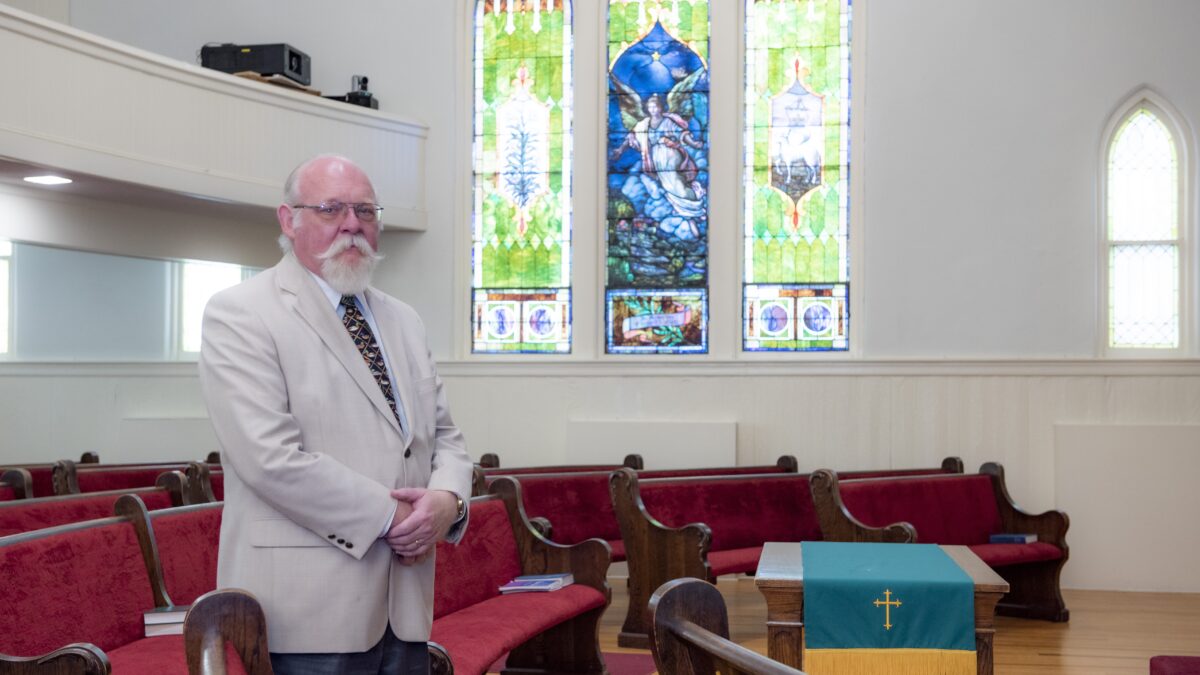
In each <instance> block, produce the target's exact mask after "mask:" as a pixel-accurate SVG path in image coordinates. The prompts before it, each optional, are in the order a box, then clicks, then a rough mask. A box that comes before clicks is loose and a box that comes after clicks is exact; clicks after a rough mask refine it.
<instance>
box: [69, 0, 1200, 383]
mask: <svg viewBox="0 0 1200 675" xmlns="http://www.w3.org/2000/svg"><path fill="white" fill-rule="evenodd" d="M469 4H470V3H469V2H468V1H467V0H455V1H450V0H438V1H437V2H418V1H416V0H411V1H407V2H389V1H386V0H369V1H367V0H363V1H360V2H355V3H345V4H343V5H339V6H338V7H337V9H336V10H333V9H332V8H330V6H329V5H328V4H326V3H323V2H320V1H319V0H302V1H299V2H289V1H285V0H270V1H263V2H256V3H244V2H237V0H213V1H212V2H207V3H184V4H180V3H161V2H157V1H156V0H121V1H120V2H117V1H116V0H74V1H73V2H71V3H70V18H71V22H72V23H73V24H74V25H75V26H76V27H77V28H81V29H83V30H87V31H92V32H96V33H99V34H101V35H104V36H106V37H110V38H113V39H117V40H120V41H123V42H128V43H131V44H133V45H135V46H139V47H143V48H146V49H149V50H151V51H155V52H159V53H161V54H164V55H167V56H171V57H175V58H179V59H183V60H186V61H194V60H195V55H196V52H197V50H198V49H199V48H200V46H201V45H203V44H204V43H206V42H212V41H228V42H242V43H257V42H275V41H287V42H289V43H291V44H293V45H295V46H297V47H299V48H300V49H302V50H304V51H307V52H308V53H309V54H310V55H311V56H312V59H313V73H314V76H313V77H314V85H315V86H317V87H318V88H321V89H324V90H327V91H332V92H337V93H340V92H342V91H343V90H344V89H346V88H347V87H348V86H349V77H350V75H351V74H354V73H366V74H368V75H370V77H371V84H372V87H371V88H372V90H373V91H374V92H375V93H376V94H377V96H378V97H379V98H380V100H381V108H382V109H386V110H388V111H391V112H395V113H398V114H401V115H406V116H409V117H412V118H414V119H417V120H420V121H422V122H425V123H427V124H429V126H430V135H429V144H428V153H427V158H428V159H427V162H428V166H427V169H428V188H429V202H428V207H429V222H430V231H429V232H427V233H424V234H420V235H408V234H405V235H395V236H394V237H393V240H392V241H391V245H390V246H389V247H388V248H389V254H390V256H391V261H390V264H389V265H388V266H387V267H386V269H385V272H384V275H383V278H382V282H383V283H384V284H385V285H386V286H387V287H390V289H391V290H392V291H393V292H396V293H397V294H399V295H401V296H403V297H405V298H406V299H409V300H410V301H412V302H413V303H414V304H416V305H417V307H418V309H419V310H421V312H422V315H423V316H424V317H425V318H426V321H427V322H428V324H429V328H430V334H431V337H432V338H433V349H434V351H435V353H436V354H437V355H438V356H439V357H441V358H454V357H457V356H460V355H462V354H464V353H465V342H464V340H463V336H464V335H465V334H466V331H467V327H466V326H465V325H463V324H464V322H463V321H462V320H461V317H462V316H464V315H465V311H466V310H465V306H464V305H463V300H462V298H461V297H459V296H462V297H465V295H466V287H465V285H464V283H463V282H462V281H461V280H460V281H459V282H458V283H457V284H455V285H452V284H451V283H450V282H449V281H448V274H449V271H450V270H452V269H455V266H456V265H461V264H462V262H461V260H460V259H463V258H465V256H466V255H467V246H466V244H465V238H466V235H467V232H468V230H467V224H466V222H465V220H466V219H467V218H468V217H469V213H468V212H467V211H466V210H465V209H463V208H457V207H456V201H455V200H456V199H458V200H466V199H467V197H468V193H467V191H466V186H465V181H464V180H463V177H464V176H465V175H466V173H465V172H468V171H469V169H470V166H469V152H470V136H469V134H470V125H469V120H468V118H467V117H466V114H465V111H466V106H467V105H469V102H470V80H469V75H470V72H469V70H467V69H466V68H465V62H464V61H463V60H462V55H464V54H466V53H468V46H469V44H470V36H469V34H468V33H467V32H466V28H465V26H464V25H461V24H463V23H465V22H466V21H467V12H466V11H465V8H466V7H467V6H468V5H469ZM739 5H740V2H734V1H732V0H728V1H726V2H719V3H713V10H712V12H713V22H714V24H717V23H718V22H733V21H737V15H738V12H737V11H736V9H737V7H738V6H739ZM854 11H855V13H856V14H855V21H856V23H855V30H856V37H857V38H858V41H859V42H858V45H857V49H856V52H855V55H854V56H855V61H854V64H853V66H852V67H853V74H852V77H853V79H854V84H855V95H856V96H857V97H858V98H857V99H856V100H855V105H854V112H853V122H854V125H855V126H854V129H855V131H854V133H855V136H854V141H855V143H856V144H859V145H861V153H862V154H861V155H856V159H858V160H859V161H860V162H861V164H862V165H861V166H859V167H856V168H855V169H853V171H854V173H853V174H852V176H853V178H854V179H855V180H856V186H857V188H858V189H859V190H861V193H860V197H859V198H858V201H857V202H856V203H855V204H853V206H854V209H853V215H852V228H853V230H852V235H851V236H852V237H855V238H857V239H858V240H859V241H860V242H862V244H863V246H864V247H865V250H863V253H862V255H861V256H860V260H861V262H856V263H854V268H853V272H852V274H853V278H852V284H853V285H854V286H856V287H861V288H860V290H861V293H862V296H861V298H862V300H861V302H860V304H859V306H857V307H855V308H852V312H853V316H854V322H855V327H856V329H857V333H856V335H855V338H856V342H855V344H856V345H857V347H859V348H861V354H862V355H863V356H867V357H872V358H892V357H922V358H924V357H933V358H946V357H950V358H993V357H1000V358H1029V357H1042V358H1062V357H1084V358H1087V357H1091V356H1093V355H1095V354H1096V353H1097V349H1098V339H1097V337H1096V335H1097V331H1098V318H1097V316H1098V315H1097V312H1098V308H1099V302H1100V298H1099V295H1098V291H1097V283H1096V279H1097V275H1098V268H1097V259H1098V253H1097V251H1098V250H1099V242H1098V232H1099V226H1098V223H1097V218H1098V204H1097V182H1098V176H1099V171H1098V169H1097V165H1098V162H1099V160H1100V150H1101V144H1100V138H1099V136H1100V134H1101V132H1102V131H1103V127H1104V124H1105V122H1106V121H1107V118H1108V116H1109V114H1110V113H1111V112H1112V110H1113V108H1114V107H1115V106H1116V105H1117V104H1118V103H1119V102H1121V101H1122V100H1123V99H1124V98H1125V97H1126V96H1127V95H1128V94H1129V93H1131V92H1132V91H1134V90H1135V89H1137V88H1139V87H1140V86H1143V85H1149V86H1150V87H1152V88H1153V89H1155V90H1156V91H1157V92H1159V93H1160V94H1162V95H1163V96H1165V97H1166V98H1167V99H1168V100H1170V101H1171V102H1172V103H1174V104H1175V106H1176V107H1177V108H1178V109H1179V110H1180V111H1181V113H1182V115H1183V117H1184V119H1185V123H1186V124H1188V125H1189V126H1190V127H1191V129H1192V130H1194V129H1196V128H1197V127H1196V121H1197V113H1198V112H1200V88H1198V87H1196V85H1195V80H1194V76H1193V72H1192V71H1193V68H1192V65H1193V64H1195V63H1197V62H1200V42H1198V41H1196V40H1194V39H1193V35H1192V32H1193V30H1192V29H1193V28H1194V27H1195V26H1196V25H1200V4H1198V3H1195V2H1189V1H1188V0H1148V1H1145V2H1137V3H1131V2H1127V1H1126V0H1059V1H1057V2H1053V3H1046V2H1040V1H1038V0H1019V1H1017V2H1008V3H994V2H982V1H976V2H955V1H951V0H909V1H906V2H903V3H895V2H879V1H863V2H856V3H855V5H854ZM131 17H137V20H136V21H135V20H130V19H131ZM602 23H603V3H601V2H596V1H594V0H593V1H590V2H577V3H576V26H577V42H578V44H577V49H576V56H577V69H576V79H577V81H578V82H580V83H587V82H593V83H596V82H599V81H600V79H599V76H600V75H601V74H602V69H603V49H604V46H603V42H602V40H601V39H600V34H599V33H597V32H595V31H596V30H599V27H601V26H602ZM588 30H591V31H593V32H591V33H589V32H587V31H588ZM735 38H736V33H727V34H724V35H722V34H718V33H714V37H713V50H712V51H713V54H714V55H715V60H714V64H713V72H712V81H713V85H712V86H713V92H714V100H715V103H714V110H713V143H714V152H713V156H714V157H726V158H728V159H729V160H730V161H729V162H727V166H725V167H724V168H722V167H721V166H719V165H718V163H716V162H714V169H713V171H714V175H713V185H714V186H718V187H714V189H713V193H712V195H711V198H712V204H713V211H714V213H713V222H714V223H720V222H722V221H724V220H727V219H732V218H735V217H736V214H737V213H738V207H737V199H738V197H737V195H736V193H735V192H734V191H733V190H732V189H730V188H725V189H724V190H722V189H721V188H720V187H719V186H721V185H735V184H736V183H737V182H738V180H739V175H740V173H739V172H740V169H739V168H738V167H737V160H736V158H737V157H739V156H740V155H739V154H738V153H737V150H736V148H737V146H736V143H737V140H738V132H737V124H738V120H737V115H738V113H739V110H740V108H739V106H738V105H737V104H736V102H737V97H738V96H740V85H739V78H740V77H741V70H740V68H739V67H737V66H736V62H735V61H734V60H733V58H732V55H733V53H736V48H737V44H736V40H735ZM722 55H724V56H722ZM599 91H600V85H598V84H597V85H596V86H595V88H594V89H589V88H588V87H587V86H586V85H585V84H581V85H580V87H579V91H578V92H577V100H576V106H577V116H576V146H577V152H576V154H577V158H578V165H579V169H578V180H577V183H576V185H577V188H576V242H575V250H576V257H577V262H578V263H579V264H577V266H576V268H577V269H576V278H575V284H576V293H575V297H576V302H577V308H576V309H577V311H576V316H577V317H582V320H580V321H578V322H577V323H578V324H579V325H578V326H577V336H578V337H577V343H576V349H575V355H576V357H575V358H577V359H589V358H592V357H594V356H596V355H598V354H599V353H600V352H601V351H602V350H601V349H600V343H599V340H598V339H597V335H598V333H599V332H600V331H599V324H598V322H595V321H593V320H592V319H591V316H592V315H594V314H595V313H596V312H598V311H599V309H600V303H599V299H598V296H599V295H600V291H599V290H598V289H597V281H598V274H599V268H598V267H597V266H596V261H597V259H598V258H599V257H600V256H602V255H603V251H602V250H600V246H599V243H600V240H601V236H600V234H599V232H598V228H599V224H600V223H601V219H600V212H599V211H600V209H599V207H598V201H597V199H596V195H595V193H596V191H597V190H598V188H599V185H600V181H599V179H598V176H597V174H596V172H595V170H594V168H592V165H593V164H595V165H598V164H599V162H600V157H599V155H598V149H599V145H600V144H599V142H598V139H597V138H596V135H595V132H594V131H592V130H595V129H599V128H600V125H599V124H598V123H597V122H598V115H599V114H600V112H601V110H602V106H601V99H600V96H599V95H598V93H599ZM1193 169H1194V167H1193ZM736 230H737V228H734V227H720V226H714V228H713V234H712V242H711V246H712V249H713V255H714V260H713V276H712V293H713V298H714V307H713V310H712V311H713V318H714V321H715V322H718V323H717V324H716V325H715V327H714V329H713V336H712V343H713V355H712V358H714V359H722V358H730V357H734V356H735V355H736V352H737V329H736V327H733V328H731V329H729V330H726V331H724V332H723V331H722V330H721V327H720V323H719V322H724V323H725V325H726V326H732V325H733V324H735V323H736V321H737V320H738V317H739V316H740V308H739V307H738V305H737V302H738V299H737V292H736V288H737V285H738V277H737V268H736V265H735V264H734V263H733V262H732V261H733V257H734V256H735V255H736V252H737V251H738V250H739V248H740V247H739V246H738V240H737V238H738V234H739V233H738V232H737V231H736Z"/></svg>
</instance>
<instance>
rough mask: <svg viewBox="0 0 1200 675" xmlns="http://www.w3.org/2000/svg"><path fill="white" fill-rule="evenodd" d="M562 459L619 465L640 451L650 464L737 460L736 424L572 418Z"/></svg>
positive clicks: (729, 463)
mask: <svg viewBox="0 0 1200 675" xmlns="http://www.w3.org/2000/svg"><path fill="white" fill-rule="evenodd" d="M565 450H566V452H565V455H564V458H563V459H564V462H565V463H567V464H620V463H621V461H622V460H623V459H624V458H625V456H626V455H628V454H631V453H636V454H639V455H641V456H642V460H643V461H644V462H645V467H646V468H647V469H690V468H701V467H707V466H732V465H734V464H737V423H736V422H716V421H712V420H691V421H685V420H640V421H632V420H619V419H613V420H569V421H568V422H567V445H566V448H565Z"/></svg>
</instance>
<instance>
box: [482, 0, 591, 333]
mask: <svg viewBox="0 0 1200 675" xmlns="http://www.w3.org/2000/svg"><path fill="white" fill-rule="evenodd" d="M571 58H572V33H571V2H570V0H478V2H476V4H475V78H474V80H475V106H474V112H475V141H474V153H473V159H474V166H475V170H474V181H475V185H474V212H473V227H472V242H471V243H472V247H473V248H472V256H471V288H472V295H473V302H472V304H471V325H472V351H473V352H476V353H480V352H483V353H487V352H495V353H504V352H569V351H570V350H571V121H572V119H571V118H572V115H571V108H572V104H571V101H572V83H571V67H572V64H571Z"/></svg>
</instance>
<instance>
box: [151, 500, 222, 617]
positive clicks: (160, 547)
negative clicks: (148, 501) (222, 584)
mask: <svg viewBox="0 0 1200 675" xmlns="http://www.w3.org/2000/svg"><path fill="white" fill-rule="evenodd" d="M223 507H224V504H223V503H222V502H216V503H211V504H196V505H193V506H184V507H179V508H173V509H164V510H162V511H150V512H148V513H147V514H146V515H147V516H148V517H149V525H148V527H147V528H146V532H147V534H148V535H149V536H150V543H151V544H152V546H153V554H154V555H155V556H156V557H157V563H156V564H152V563H148V564H147V569H149V570H151V582H152V583H155V584H161V585H162V588H163V600H162V602H163V604H164V606H165V605H177V606H182V605H190V604H192V603H193V602H195V600H196V598H199V597H200V596H201V595H204V594H205V593H208V592H209V591H212V590H215V589H216V588H217V550H218V548H219V546H220V540H221V516H222V514H223V511H224V509H223ZM135 524H136V520H135ZM142 536H144V535H141V532H140V529H139V537H142ZM146 547H147V542H146V541H145V540H143V541H142V548H143V552H145V549H146ZM160 575H161V576H160ZM156 576H157V577H159V578H155V577H156ZM160 579H161V581H160Z"/></svg>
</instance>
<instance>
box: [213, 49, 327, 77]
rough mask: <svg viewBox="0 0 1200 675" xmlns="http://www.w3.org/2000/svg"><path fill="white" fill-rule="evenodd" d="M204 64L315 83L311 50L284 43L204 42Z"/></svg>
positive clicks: (217, 67)
mask: <svg viewBox="0 0 1200 675" xmlns="http://www.w3.org/2000/svg"><path fill="white" fill-rule="evenodd" d="M200 65H202V66H204V67H205V68H212V69H213V70H219V71H221V72H224V73H240V72H242V71H244V70H250V71H253V72H256V73H258V74H259V75H264V76H270V75H283V76H284V77H287V78H290V79H292V80H295V81H296V82H299V83H300V84H302V85H304V86H306V87H307V86H308V85H309V84H311V83H312V64H311V63H310V62H309V58H308V54H305V53H304V52H302V51H300V50H299V49H296V48H295V47H293V46H291V45H289V44H284V43H278V44H273V45H235V44H232V43H226V44H209V45H204V46H203V47H201V48H200Z"/></svg>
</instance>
